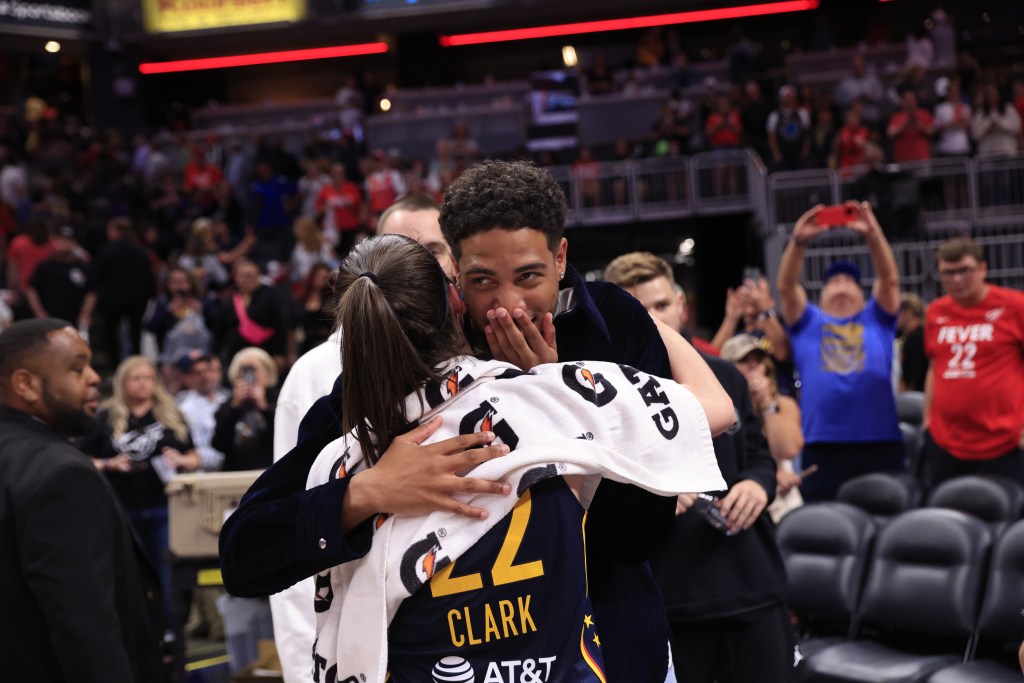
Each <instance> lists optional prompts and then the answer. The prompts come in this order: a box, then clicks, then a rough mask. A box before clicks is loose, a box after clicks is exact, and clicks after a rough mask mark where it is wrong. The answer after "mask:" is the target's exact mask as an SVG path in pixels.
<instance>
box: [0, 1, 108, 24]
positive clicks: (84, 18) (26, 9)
mask: <svg viewBox="0 0 1024 683" xmlns="http://www.w3.org/2000/svg"><path fill="white" fill-rule="evenodd" d="M0 23H6V24H25V25H35V26H60V27H62V28H63V27H68V28H87V27H88V26H89V25H90V24H91V23H92V12H90V11H89V2H88V1H87V0H65V1H63V2H34V1H30V2H17V0H0Z"/></svg>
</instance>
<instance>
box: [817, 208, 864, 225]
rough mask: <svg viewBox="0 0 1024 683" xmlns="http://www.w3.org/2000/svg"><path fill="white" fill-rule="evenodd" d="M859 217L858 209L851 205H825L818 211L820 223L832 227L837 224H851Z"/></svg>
mask: <svg viewBox="0 0 1024 683" xmlns="http://www.w3.org/2000/svg"><path fill="white" fill-rule="evenodd" d="M856 217H857V212H856V210H855V209H854V208H853V207H851V206H843V205H842V204H839V205H836V206H825V207H822V208H821V210H820V211H818V215H817V221H818V225H827V226H829V227H830V228H832V227H835V226H837V225H849V224H850V222H851V221H853V220H854V219H855V218H856Z"/></svg>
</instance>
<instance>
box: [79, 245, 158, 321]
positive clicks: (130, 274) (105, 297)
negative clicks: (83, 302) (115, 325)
mask: <svg viewBox="0 0 1024 683" xmlns="http://www.w3.org/2000/svg"><path fill="white" fill-rule="evenodd" d="M93 274H94V276H95V278H96V279H95V285H96V306H97V307H98V308H99V310H100V311H106V312H108V313H110V314H114V313H117V312H120V311H124V310H136V309H138V310H140V311H141V310H142V309H144V308H145V307H146V302H147V301H149V297H151V296H152V295H153V290H154V289H155V287H156V281H155V278H154V277H153V266H152V264H151V263H150V261H149V257H148V256H147V255H146V252H145V251H143V250H142V249H141V248H140V247H137V246H135V245H134V244H132V243H131V241H130V240H127V239H122V240H117V241H116V242H110V243H108V244H106V245H105V246H103V247H102V248H101V249H100V252H99V254H97V255H96V261H95V263H94V264H93Z"/></svg>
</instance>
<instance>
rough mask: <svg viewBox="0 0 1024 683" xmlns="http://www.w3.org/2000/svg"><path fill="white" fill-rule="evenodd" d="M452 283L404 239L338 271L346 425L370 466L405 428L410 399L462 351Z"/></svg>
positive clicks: (390, 238) (386, 238) (361, 253)
mask: <svg viewBox="0 0 1024 683" xmlns="http://www.w3.org/2000/svg"><path fill="white" fill-rule="evenodd" d="M447 284H448V280H447V278H446V277H445V275H444V271H443V270H441V267H440V266H439V265H438V263H437V260H436V259H435V258H434V256H433V255H432V254H431V253H430V252H429V251H427V249H426V248H424V247H423V246H422V245H420V244H418V243H417V242H415V241H413V240H411V239H409V238H407V237H402V236H400V235H380V236H378V237H373V238H370V239H368V240H366V241H365V242H363V243H362V244H360V245H358V246H357V247H356V248H355V249H353V250H352V252H351V253H350V254H349V256H348V258H346V259H345V261H344V262H342V264H341V266H340V268H339V272H338V276H337V281H336V291H337V292H338V297H339V298H338V305H337V309H336V310H337V320H338V324H339V325H340V327H341V330H342V344H341V361H342V380H341V385H342V408H341V422H342V428H343V429H344V431H345V433H348V432H349V431H351V430H353V429H355V432H356V438H357V439H358V441H359V445H360V447H361V448H362V450H363V454H364V455H365V456H366V457H367V458H368V459H369V462H370V463H371V464H373V463H376V462H377V458H378V457H379V456H380V453H381V452H382V451H383V450H384V449H385V448H387V446H388V444H390V443H391V440H392V439H394V438H395V437H396V436H398V435H399V434H401V433H402V432H403V431H404V429H405V427H406V426H407V424H408V419H407V416H406V414H405V399H406V397H407V396H408V395H409V394H411V393H413V392H414V391H416V390H418V389H419V388H420V387H421V386H422V385H423V384H424V383H425V382H427V381H428V380H431V379H435V380H439V379H440V378H439V377H438V373H437V370H436V367H437V366H438V365H439V364H440V363H442V362H443V361H446V360H448V359H449V358H452V357H454V356H456V355H458V354H459V353H460V351H461V350H462V349H463V345H464V339H463V336H462V331H461V330H460V329H459V326H458V325H456V324H455V323H454V322H453V321H452V320H451V317H450V313H449V311H448V296H447V294H448V288H447Z"/></svg>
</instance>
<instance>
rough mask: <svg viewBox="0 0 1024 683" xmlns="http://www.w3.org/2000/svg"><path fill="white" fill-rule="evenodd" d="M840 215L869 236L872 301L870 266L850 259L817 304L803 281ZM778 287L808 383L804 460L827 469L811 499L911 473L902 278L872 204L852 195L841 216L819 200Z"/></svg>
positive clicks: (802, 222) (794, 241) (804, 219)
mask: <svg viewBox="0 0 1024 683" xmlns="http://www.w3.org/2000/svg"><path fill="white" fill-rule="evenodd" d="M847 211H848V212H849V213H848V214H847V213H846V212H847ZM847 215H848V216H849V217H848V218H841V216H847ZM832 216H836V217H837V220H840V221H842V224H845V226H846V227H848V228H849V229H850V230H852V231H853V232H854V233H855V234H857V235H858V236H860V237H862V238H863V239H864V240H865V242H867V246H868V250H869V252H870V254H871V264H872V266H873V269H874V271H875V280H874V284H873V285H872V288H871V297H870V298H869V299H865V298H864V291H863V289H862V288H861V274H860V268H858V267H857V265H856V264H853V263H850V262H846V261H836V262H834V263H832V265H830V266H829V267H828V269H827V270H826V271H825V277H824V284H823V286H822V289H821V299H820V303H819V305H815V304H813V303H810V302H809V301H808V297H807V290H805V289H804V287H803V286H802V285H801V284H800V273H801V271H802V269H803V262H804V257H805V256H806V254H807V247H808V245H809V244H810V243H811V242H812V241H813V240H814V239H816V238H817V237H819V236H820V235H821V234H823V233H824V232H826V231H827V230H829V229H831V228H833V227H835V225H834V224H833V222H832V220H822V219H831V217H832ZM777 284H778V290H779V298H780V301H781V304H782V306H781V309H782V321H783V323H785V325H786V328H787V330H788V332H789V335H790V344H791V347H792V350H793V362H794V364H795V366H796V369H797V371H798V373H799V376H800V381H801V395H800V408H801V410H802V412H803V418H802V424H803V432H804V439H805V444H804V450H803V456H802V465H803V467H804V468H808V467H811V466H814V465H817V466H818V473H817V474H815V475H814V477H811V478H809V479H806V480H805V481H804V482H803V485H802V487H801V493H802V495H803V497H804V500H806V501H814V500H830V499H832V498H834V497H835V493H836V491H837V490H838V488H839V486H840V485H841V484H842V483H843V482H844V481H846V480H848V479H852V478H853V477H856V476H858V475H861V474H865V473H867V472H879V471H892V472H898V471H904V470H905V469H906V464H905V462H904V452H903V442H902V437H901V435H900V428H899V420H898V418H897V414H896V397H895V394H894V392H893V386H892V362H893V342H895V340H896V316H897V313H898V312H899V307H900V278H899V271H898V269H897V267H896V259H895V258H894V257H893V253H892V248H891V247H890V246H889V242H888V240H886V238H885V235H884V234H883V232H882V228H881V226H880V225H879V224H878V221H877V220H876V218H875V214H874V212H873V211H872V210H871V205H870V204H868V203H867V202H863V203H858V202H853V201H850V202H846V203H845V204H843V206H842V208H841V210H840V211H839V212H836V211H834V210H833V209H832V207H828V208H827V207H824V206H821V205H820V204H819V205H818V206H815V207H814V208H812V209H810V210H809V211H807V212H806V213H805V214H804V215H802V216H801V217H800V219H799V220H797V222H796V225H794V226H793V234H792V237H791V238H790V241H789V245H788V246H787V247H786V250H785V252H784V253H783V255H782V262H781V264H780V265H779V277H778V283H777Z"/></svg>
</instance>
